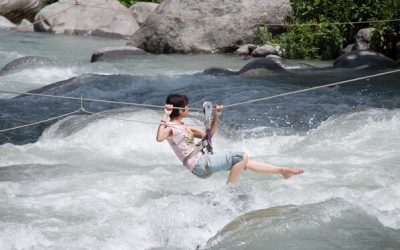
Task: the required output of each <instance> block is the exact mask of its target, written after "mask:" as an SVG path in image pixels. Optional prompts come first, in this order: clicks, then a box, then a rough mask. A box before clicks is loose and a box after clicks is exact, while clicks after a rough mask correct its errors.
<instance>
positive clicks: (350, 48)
mask: <svg viewBox="0 0 400 250" xmlns="http://www.w3.org/2000/svg"><path fill="white" fill-rule="evenodd" d="M354 50H357V46H356V44H355V43H352V44H349V45H347V46H346V48H344V49H342V53H343V54H344V53H348V52H351V51H354Z"/></svg>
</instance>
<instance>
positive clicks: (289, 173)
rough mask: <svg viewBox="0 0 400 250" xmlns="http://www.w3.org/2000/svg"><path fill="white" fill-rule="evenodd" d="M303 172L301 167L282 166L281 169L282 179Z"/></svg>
mask: <svg viewBox="0 0 400 250" xmlns="http://www.w3.org/2000/svg"><path fill="white" fill-rule="evenodd" d="M303 172H304V170H303V169H292V168H282V170H281V174H282V176H283V178H284V179H289V178H290V177H292V175H298V174H302V173H303Z"/></svg>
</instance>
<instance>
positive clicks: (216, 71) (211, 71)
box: [203, 67, 238, 76]
mask: <svg viewBox="0 0 400 250" xmlns="http://www.w3.org/2000/svg"><path fill="white" fill-rule="evenodd" d="M203 74H206V75H214V76H231V75H237V74H238V72H236V71H232V70H229V69H224V68H218V67H212V68H208V69H205V70H204V71H203Z"/></svg>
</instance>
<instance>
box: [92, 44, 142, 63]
mask: <svg viewBox="0 0 400 250" xmlns="http://www.w3.org/2000/svg"><path fill="white" fill-rule="evenodd" d="M146 54H147V53H146V52H145V51H144V50H141V49H138V48H136V47H132V46H121V47H105V48H101V49H98V50H96V51H95V52H94V53H93V55H92V58H91V60H90V62H99V61H112V60H120V59H128V58H132V57H134V56H136V55H146Z"/></svg>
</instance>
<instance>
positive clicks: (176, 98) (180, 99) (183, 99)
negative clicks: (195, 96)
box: [165, 94, 189, 119]
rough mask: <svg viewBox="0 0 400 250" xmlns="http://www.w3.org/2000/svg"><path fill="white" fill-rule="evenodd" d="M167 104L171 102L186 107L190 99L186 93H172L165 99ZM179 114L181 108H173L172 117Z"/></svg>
mask: <svg viewBox="0 0 400 250" xmlns="http://www.w3.org/2000/svg"><path fill="white" fill-rule="evenodd" d="M165 104H171V105H173V106H174V107H176V108H184V107H186V106H187V105H188V104H189V99H188V98H187V96H185V95H181V94H170V95H168V96H167V99H166V100H165ZM178 116H179V109H174V110H172V113H171V115H170V116H169V117H170V118H171V119H172V118H175V117H178Z"/></svg>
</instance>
